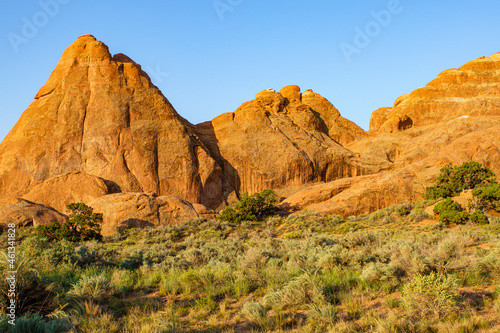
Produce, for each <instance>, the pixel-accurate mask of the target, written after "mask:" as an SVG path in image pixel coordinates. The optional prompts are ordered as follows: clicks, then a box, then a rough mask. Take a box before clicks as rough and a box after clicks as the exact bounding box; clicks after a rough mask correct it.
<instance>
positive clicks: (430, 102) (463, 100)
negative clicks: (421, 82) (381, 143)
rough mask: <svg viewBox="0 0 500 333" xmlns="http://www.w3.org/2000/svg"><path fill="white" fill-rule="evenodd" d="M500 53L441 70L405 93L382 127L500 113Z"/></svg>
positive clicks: (395, 129) (397, 128)
mask: <svg viewBox="0 0 500 333" xmlns="http://www.w3.org/2000/svg"><path fill="white" fill-rule="evenodd" d="M499 66H500V53H496V54H494V55H492V56H490V57H481V58H478V59H475V60H472V61H470V62H468V63H467V64H465V65H463V66H462V67H460V68H458V69H449V70H446V71H444V72H442V73H440V74H439V75H438V76H437V78H436V79H434V80H433V81H431V82H429V83H428V84H427V85H426V86H425V87H423V88H419V89H417V90H414V91H413V92H412V93H411V94H409V95H403V96H401V97H400V98H399V99H398V100H396V103H394V107H393V108H392V110H391V111H390V113H389V114H387V116H386V120H385V122H384V123H383V124H382V125H381V126H380V127H379V129H378V131H381V132H398V131H401V130H406V129H408V128H411V127H413V126H425V125H432V124H436V123H439V122H443V121H450V120H453V119H456V118H459V117H461V116H485V115H486V116H494V115H496V116H500V90H499V89H498V83H499V82H500V73H499V72H498V67H499Z"/></svg>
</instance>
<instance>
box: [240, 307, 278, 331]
mask: <svg viewBox="0 0 500 333" xmlns="http://www.w3.org/2000/svg"><path fill="white" fill-rule="evenodd" d="M241 313H242V314H243V315H244V316H245V317H246V318H248V319H249V320H250V321H252V322H253V323H255V324H257V325H259V326H260V327H262V328H265V327H269V326H270V324H271V319H270V318H269V310H268V309H266V308H265V307H264V306H263V305H262V304H260V303H258V302H247V303H245V304H244V305H243V309H242V310H241Z"/></svg>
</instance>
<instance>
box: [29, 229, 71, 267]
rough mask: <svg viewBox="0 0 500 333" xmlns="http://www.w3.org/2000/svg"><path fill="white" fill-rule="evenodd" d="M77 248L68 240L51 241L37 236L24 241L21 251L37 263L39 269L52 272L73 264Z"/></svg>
mask: <svg viewBox="0 0 500 333" xmlns="http://www.w3.org/2000/svg"><path fill="white" fill-rule="evenodd" d="M75 247H76V245H75V244H74V243H73V242H70V241H67V240H61V241H50V240H49V239H47V238H40V237H39V236H37V235H36V234H35V235H31V236H29V237H27V238H26V239H24V240H23V242H22V243H21V246H20V249H21V250H22V252H23V253H24V255H25V256H26V257H29V258H32V259H33V260H34V261H35V264H36V265H37V267H38V268H43V269H45V270H50V269H52V268H54V267H57V266H59V265H62V264H67V263H71V261H72V258H73V254H74V251H75Z"/></svg>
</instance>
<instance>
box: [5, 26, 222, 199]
mask: <svg viewBox="0 0 500 333" xmlns="http://www.w3.org/2000/svg"><path fill="white" fill-rule="evenodd" d="M184 122H185V120H184V119H182V118H181V117H180V116H179V115H178V114H177V112H176V111H175V110H174V108H173V107H172V106H171V105H170V103H169V102H168V100H167V99H166V98H165V97H164V96H163V95H162V93H161V92H160V91H159V90H158V88H156V87H155V86H154V85H153V84H152V83H151V81H150V79H149V77H148V76H147V74H146V73H144V72H143V71H142V70H141V67H140V66H139V65H137V64H136V63H135V62H133V61H132V60H131V59H130V58H128V57H126V56H125V55H122V54H119V55H115V56H114V57H112V56H111V54H110V53H109V51H108V48H107V46H106V45H104V44H103V43H102V42H99V41H97V40H96V39H95V38H94V37H92V36H90V35H85V36H81V37H80V38H78V39H77V40H76V41H75V42H74V43H73V44H72V45H71V46H70V47H68V48H67V49H66V50H65V51H64V54H63V55H62V57H61V59H60V61H59V63H58V65H57V67H56V68H55V69H54V71H53V72H52V74H51V76H50V78H49V80H48V81H47V83H46V84H45V85H44V86H43V87H42V88H41V89H40V91H39V92H38V94H37V95H36V96H35V101H34V102H33V103H32V104H31V105H30V106H29V107H28V109H27V110H26V111H25V112H24V113H23V115H22V116H21V119H20V120H19V122H18V123H17V124H16V126H15V127H14V128H13V129H12V131H11V132H10V133H9V135H8V136H7V137H6V139H5V140H4V141H3V142H2V143H1V144H0V195H9V196H22V195H24V194H25V193H26V192H28V191H29V190H30V188H32V187H33V186H34V185H37V184H40V183H42V182H43V181H45V180H46V179H49V178H51V177H54V176H57V175H60V174H63V173H68V172H72V171H81V172H85V173H87V174H89V175H93V176H97V177H100V178H102V179H104V180H105V181H106V182H109V183H112V184H114V191H115V192H118V191H134V192H154V193H158V194H162V195H171V196H176V197H181V198H184V199H187V200H189V201H192V202H198V203H204V204H205V205H208V206H214V205H215V206H216V205H217V204H218V201H220V197H221V196H222V195H221V190H222V174H221V169H220V167H219V166H218V165H217V163H216V162H215V161H214V160H213V159H212V158H211V157H210V155H209V154H208V153H207V149H206V148H205V147H204V146H203V144H202V143H201V142H199V141H197V140H196V139H195V138H194V135H192V133H190V132H189V130H188V129H187V128H186V126H184ZM207 182H208V183H209V184H210V185H207Z"/></svg>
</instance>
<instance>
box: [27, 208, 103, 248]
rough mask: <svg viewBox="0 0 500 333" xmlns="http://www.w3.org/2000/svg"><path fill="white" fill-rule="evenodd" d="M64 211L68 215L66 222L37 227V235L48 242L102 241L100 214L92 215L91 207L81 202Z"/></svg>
mask: <svg viewBox="0 0 500 333" xmlns="http://www.w3.org/2000/svg"><path fill="white" fill-rule="evenodd" d="M66 210H67V212H68V215H69V217H68V219H67V220H66V222H64V223H63V224H62V225H60V224H59V223H57V222H53V223H51V224H49V225H42V226H38V227H37V228H36V233H37V235H38V236H40V237H46V238H48V239H49V240H62V239H66V240H69V241H71V242H81V241H87V240H92V239H96V240H102V235H101V224H102V222H103V217H102V214H100V213H94V212H93V209H92V207H89V206H87V205H86V204H84V203H81V202H80V203H72V204H69V205H67V206H66Z"/></svg>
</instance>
